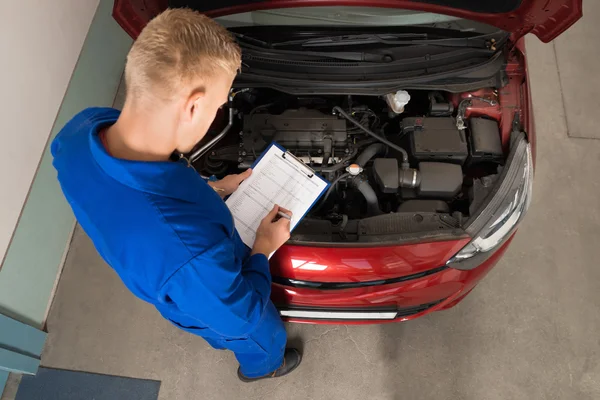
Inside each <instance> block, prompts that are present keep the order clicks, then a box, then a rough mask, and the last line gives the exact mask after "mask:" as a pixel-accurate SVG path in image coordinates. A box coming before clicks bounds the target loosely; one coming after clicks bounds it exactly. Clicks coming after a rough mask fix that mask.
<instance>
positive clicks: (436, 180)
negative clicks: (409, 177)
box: [418, 162, 463, 199]
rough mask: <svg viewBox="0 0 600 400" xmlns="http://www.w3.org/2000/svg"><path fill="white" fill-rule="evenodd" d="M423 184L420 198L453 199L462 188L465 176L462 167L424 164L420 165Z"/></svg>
mask: <svg viewBox="0 0 600 400" xmlns="http://www.w3.org/2000/svg"><path fill="white" fill-rule="evenodd" d="M419 172H420V174H421V184H420V185H419V189H418V193H419V196H423V197H437V198H442V199H451V198H452V197H454V196H456V195H457V194H458V192H460V189H461V187H462V183H463V174H462V168H461V167H460V165H456V164H448V163H438V162H422V163H420V164H419Z"/></svg>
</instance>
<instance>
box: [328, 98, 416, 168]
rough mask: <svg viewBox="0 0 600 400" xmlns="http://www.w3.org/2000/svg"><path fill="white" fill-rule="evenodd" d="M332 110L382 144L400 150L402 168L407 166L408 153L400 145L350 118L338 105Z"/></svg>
mask: <svg viewBox="0 0 600 400" xmlns="http://www.w3.org/2000/svg"><path fill="white" fill-rule="evenodd" d="M333 111H334V112H337V113H338V114H340V115H341V116H342V117H344V118H346V119H347V120H348V121H349V122H351V123H352V124H353V125H354V126H356V127H357V128H360V129H361V130H362V131H363V132H365V133H366V134H367V135H370V136H372V137H374V138H375V139H377V140H379V141H380V142H381V143H384V144H386V145H388V146H389V147H391V148H392V149H394V150H396V151H398V152H400V153H401V154H402V168H408V166H409V163H408V153H407V152H406V150H404V149H403V148H402V147H400V146H398V145H397V144H395V143H392V142H390V141H389V140H387V139H386V138H384V137H382V136H379V135H378V134H376V133H375V132H372V131H371V130H369V129H368V128H366V127H364V126H362V125H361V124H360V122H358V121H357V120H355V119H354V118H352V117H351V116H350V115H348V113H347V112H346V111H344V110H343V109H342V108H341V107H340V106H335V107H333Z"/></svg>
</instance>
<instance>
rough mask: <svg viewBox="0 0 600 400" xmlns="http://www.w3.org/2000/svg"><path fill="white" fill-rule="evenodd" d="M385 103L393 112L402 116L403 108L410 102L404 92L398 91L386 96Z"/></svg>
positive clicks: (408, 96) (408, 95)
mask: <svg viewBox="0 0 600 400" xmlns="http://www.w3.org/2000/svg"><path fill="white" fill-rule="evenodd" d="M385 101H386V102H387V103H388V106H390V108H391V109H392V111H393V112H395V113H396V114H402V113H403V112H404V106H406V105H407V104H408V102H409V101H410V94H408V92H407V91H406V90H398V91H397V92H396V93H388V94H386V95H385Z"/></svg>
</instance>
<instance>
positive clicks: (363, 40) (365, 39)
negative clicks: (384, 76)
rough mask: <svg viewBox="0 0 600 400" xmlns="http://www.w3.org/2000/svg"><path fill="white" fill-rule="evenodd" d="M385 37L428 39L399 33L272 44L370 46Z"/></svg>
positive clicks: (330, 37)
mask: <svg viewBox="0 0 600 400" xmlns="http://www.w3.org/2000/svg"><path fill="white" fill-rule="evenodd" d="M383 36H392V37H393V38H394V39H404V40H425V39H427V34H426V33H398V34H392V35H385V34H383V35H373V34H364V35H340V36H325V37H320V38H314V39H296V40H286V41H284V42H276V43H271V46H272V47H282V46H295V45H301V46H305V47H310V46H315V47H317V46H336V45H339V44H343V45H355V44H369V43H379V42H380V40H381V38H382V37H383Z"/></svg>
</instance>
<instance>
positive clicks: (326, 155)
mask: <svg viewBox="0 0 600 400" xmlns="http://www.w3.org/2000/svg"><path fill="white" fill-rule="evenodd" d="M274 141H275V142H277V143H279V144H280V145H281V146H283V147H284V148H286V149H288V150H290V151H291V152H292V153H294V155H295V156H297V157H299V158H300V159H301V160H303V161H304V162H305V163H306V164H313V163H314V164H329V163H331V162H333V163H335V162H339V161H340V159H341V157H343V156H344V155H346V154H348V153H349V152H350V146H349V144H348V134H347V132H346V122H345V121H344V120H341V119H339V118H337V117H336V116H333V115H331V114H329V115H327V114H323V113H322V112H321V111H319V110H312V109H307V108H299V109H289V110H285V111H284V112H283V113H281V114H280V115H273V114H256V113H255V114H250V115H245V116H244V122H243V131H242V136H241V143H240V146H241V148H242V149H243V153H245V155H244V156H243V161H242V164H243V165H246V164H251V163H252V162H254V159H255V155H256V154H260V153H261V152H262V151H263V150H264V149H265V148H266V147H267V145H268V144H270V143H271V142H274Z"/></svg>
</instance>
